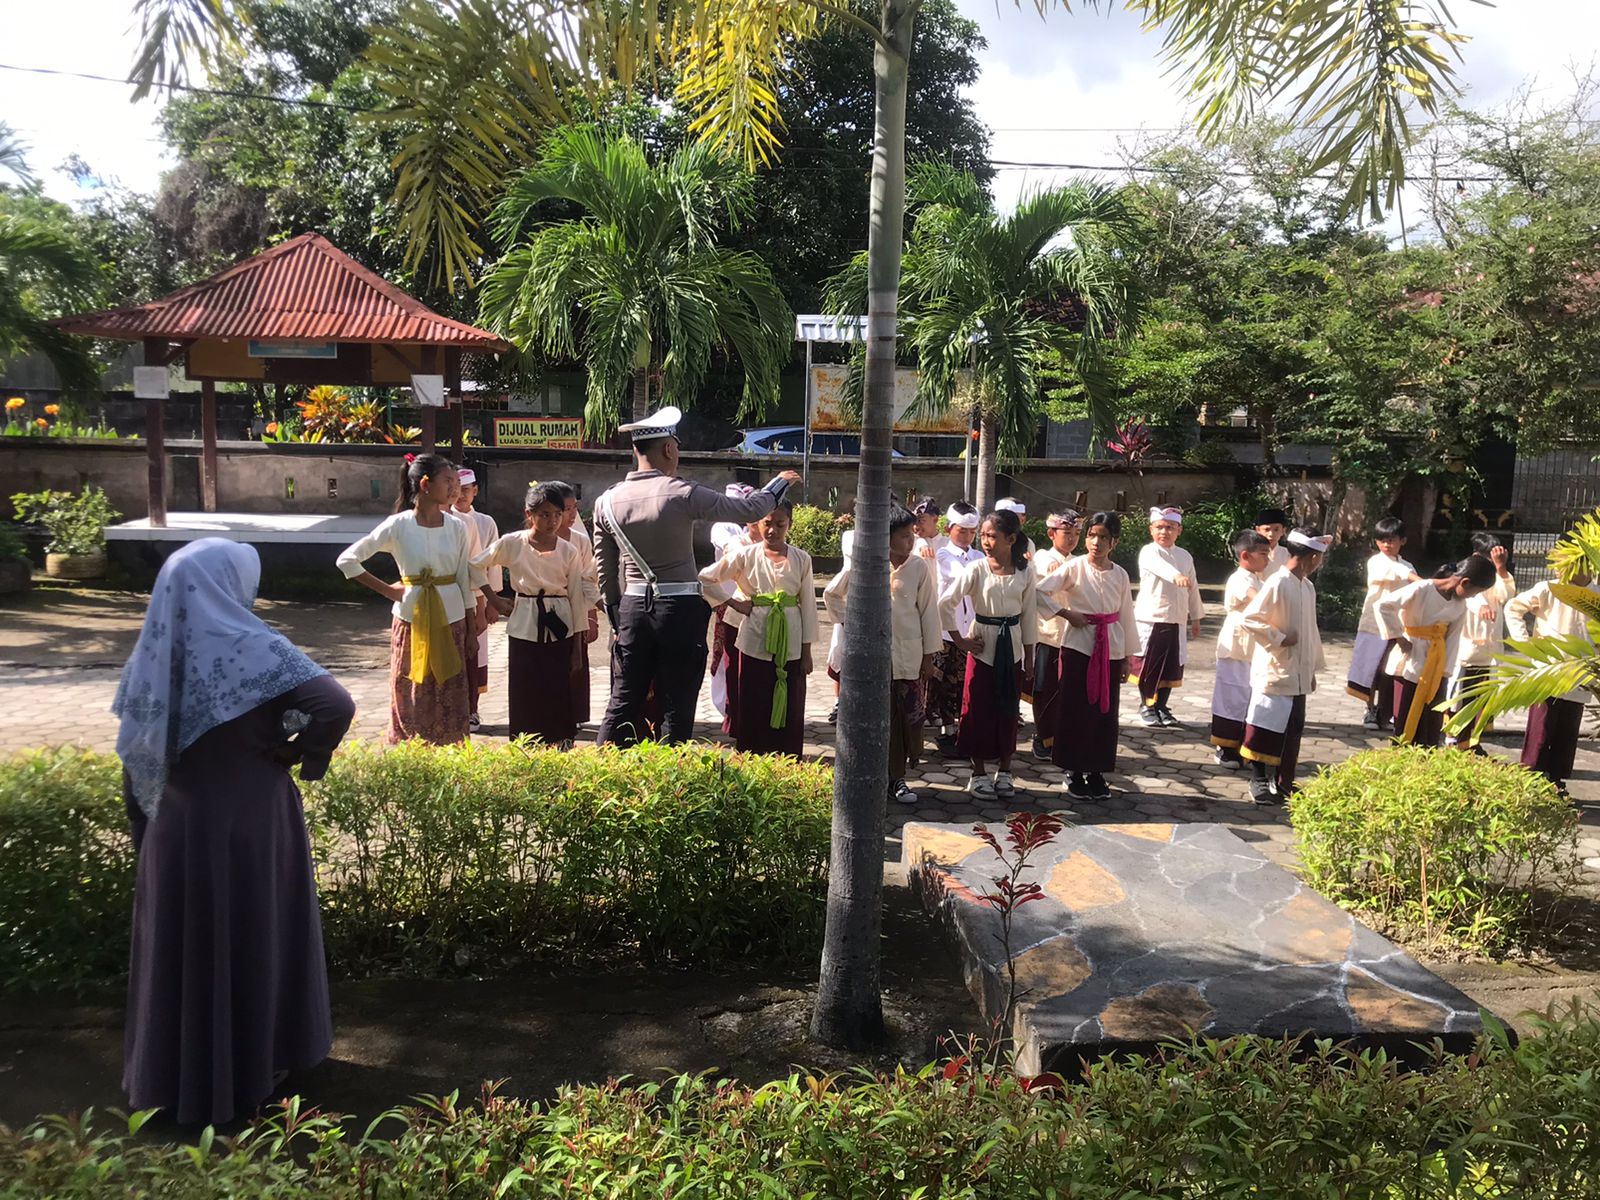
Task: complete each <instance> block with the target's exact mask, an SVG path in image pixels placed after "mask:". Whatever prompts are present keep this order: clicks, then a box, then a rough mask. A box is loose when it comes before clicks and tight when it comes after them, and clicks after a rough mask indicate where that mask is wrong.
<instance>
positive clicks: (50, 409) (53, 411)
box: [44, 404, 61, 417]
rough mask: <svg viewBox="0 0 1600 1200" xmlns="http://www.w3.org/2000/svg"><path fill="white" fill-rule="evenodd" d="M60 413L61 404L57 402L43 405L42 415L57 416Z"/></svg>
mask: <svg viewBox="0 0 1600 1200" xmlns="http://www.w3.org/2000/svg"><path fill="white" fill-rule="evenodd" d="M60 414H61V405H59V404H46V405H45V406H44V415H45V416H47V417H55V416H59V415H60Z"/></svg>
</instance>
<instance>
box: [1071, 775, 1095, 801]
mask: <svg viewBox="0 0 1600 1200" xmlns="http://www.w3.org/2000/svg"><path fill="white" fill-rule="evenodd" d="M1067 795H1069V796H1071V797H1072V798H1073V799H1074V800H1093V799H1094V798H1095V794H1094V790H1093V789H1092V788H1091V787H1090V786H1089V782H1088V780H1087V779H1085V778H1084V776H1083V772H1082V771H1074V772H1073V773H1072V774H1071V775H1069V776H1068V777H1067Z"/></svg>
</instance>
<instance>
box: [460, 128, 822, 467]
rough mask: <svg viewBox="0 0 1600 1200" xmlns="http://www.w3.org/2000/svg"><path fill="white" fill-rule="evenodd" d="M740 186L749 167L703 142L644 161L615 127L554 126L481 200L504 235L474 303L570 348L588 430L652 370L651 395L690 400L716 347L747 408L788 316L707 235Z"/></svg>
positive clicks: (757, 266)
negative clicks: (737, 369) (522, 164)
mask: <svg viewBox="0 0 1600 1200" xmlns="http://www.w3.org/2000/svg"><path fill="white" fill-rule="evenodd" d="M751 196H752V193H751V186H750V174H749V172H748V171H747V170H746V169H745V168H744V167H743V166H742V165H741V164H739V163H737V162H735V161H734V160H732V159H730V158H728V157H727V156H726V155H725V154H723V153H722V152H721V151H720V150H718V149H716V148H715V147H713V146H710V145H708V144H706V143H703V142H700V143H691V144H690V145H688V146H685V147H683V148H682V149H680V150H677V151H676V152H674V153H673V154H672V155H671V156H670V157H669V158H668V159H667V160H666V161H665V162H663V163H660V164H659V165H657V164H653V163H651V162H650V160H649V158H648V157H647V156H646V154H645V151H644V148H643V147H642V146H640V145H639V143H638V142H636V141H634V140H633V139H631V138H628V137H625V136H621V135H608V134H606V133H603V132H601V131H599V130H596V129H593V128H589V127H575V126H566V127H563V128H561V129H558V130H556V131H555V132H554V133H552V134H551V135H550V136H549V137H548V138H547V139H546V141H545V144H544V148H543V149H542V150H541V152H540V157H539V161H538V163H537V164H536V165H535V166H534V167H533V168H531V169H530V170H528V171H525V172H523V173H522V174H521V175H520V176H518V177H517V179H516V181H515V182H514V183H512V185H511V187H510V190H509V191H507V193H506V196H505V199H504V200H502V201H501V202H500V205H499V207H498V208H497V209H496V210H495V218H494V219H495V224H496V227H497V233H498V235H499V237H500V240H501V241H502V242H504V243H506V244H509V245H511V247H512V248H511V250H510V251H509V252H508V253H507V254H506V255H505V257H504V258H502V259H501V260H500V262H499V264H498V265H496V266H495V267H494V269H493V270H492V271H490V272H489V274H488V275H487V276H486V277H485V278H484V281H483V289H482V298H481V307H482V313H483V318H484V320H485V321H486V322H487V323H488V324H489V325H490V327H491V328H494V329H496V330H497V331H499V332H501V333H504V334H505V335H506V336H507V337H508V338H510V339H511V340H512V341H513V342H516V343H517V344H518V345H519V346H523V347H528V346H535V345H536V346H538V347H539V348H541V349H543V350H544V351H545V352H547V353H550V354H555V355H560V356H562V357H566V358H577V359H580V360H581V361H582V362H583V363H584V365H585V366H586V367H587V368H588V373H589V397H588V403H587V404H586V406H585V409H584V424H585V427H586V428H587V429H588V430H589V431H590V432H591V434H592V435H593V436H598V437H603V436H605V435H606V434H608V433H609V432H610V431H611V430H613V429H615V428H616V426H617V423H618V419H619V416H620V415H621V414H622V413H624V412H630V413H631V415H632V417H633V419H635V420H637V419H638V418H640V417H643V416H644V415H645V414H646V411H647V408H648V404H649V379H650V377H651V375H652V374H653V373H657V372H659V374H660V377H661V385H662V386H661V392H662V399H663V400H665V401H667V402H669V403H672V404H676V405H679V406H680V407H684V408H691V407H693V405H694V397H695V391H696V388H697V387H698V386H699V384H700V382H701V381H702V380H703V379H704V377H705V374H706V370H707V368H708V367H709V366H710V364H711V356H712V353H713V351H715V350H719V349H720V350H730V351H732V352H733V353H734V354H735V355H736V356H737V358H738V360H739V362H740V365H741V366H742V367H743V369H744V395H743V400H742V403H741V405H740V410H739V411H740V416H741V418H745V417H752V416H758V415H760V414H761V413H763V412H765V411H766V409H767V408H768V406H769V405H770V404H771V403H772V402H773V401H775V400H776V399H777V395H778V374H779V372H780V371H782V369H783V367H784V364H785V363H787V362H788V360H789V356H790V352H791V350H792V347H793V342H794V315H793V314H792V313H791V312H790V311H789V306H788V305H787V304H785V303H784V300H783V295H782V293H781V292H780V291H779V290H778V285H777V282H776V281H775V280H774V279H773V277H772V272H771V271H770V270H769V269H768V267H767V265H766V264H765V263H764V262H762V261H761V260H760V259H759V258H757V257H756V256H755V255H753V254H750V253H748V252H746V251H736V250H729V249H727V248H726V247H723V246H719V245H717V235H718V234H719V233H720V232H722V230H723V229H724V228H728V227H731V226H734V225H736V224H737V223H738V221H739V220H740V219H741V218H743V217H744V216H745V215H746V214H747V213H748V212H749V208H750V203H751ZM573 209H577V210H578V213H579V215H578V216H575V217H573V216H568V215H566V214H570V213H571V211H572V210H573ZM519 239H525V240H519ZM630 385H631V392H632V402H631V405H630V406H628V407H624V401H625V398H626V397H627V396H628V394H629V391H630Z"/></svg>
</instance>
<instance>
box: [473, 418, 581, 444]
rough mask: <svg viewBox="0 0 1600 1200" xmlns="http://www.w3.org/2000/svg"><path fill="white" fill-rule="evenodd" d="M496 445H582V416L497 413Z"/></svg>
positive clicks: (495, 420) (495, 427)
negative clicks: (525, 415) (530, 415)
mask: <svg viewBox="0 0 1600 1200" xmlns="http://www.w3.org/2000/svg"><path fill="white" fill-rule="evenodd" d="M494 444H495V445H496V446H531V447H535V448H537V449H540V450H580V449H582V448H583V418H582V417H496V418H495V419H494Z"/></svg>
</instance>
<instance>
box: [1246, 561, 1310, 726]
mask: <svg viewBox="0 0 1600 1200" xmlns="http://www.w3.org/2000/svg"><path fill="white" fill-rule="evenodd" d="M1239 624H1240V626H1241V628H1243V629H1244V631H1245V633H1246V634H1248V635H1249V637H1250V639H1251V641H1252V642H1253V643H1254V645H1253V646H1252V647H1251V652H1250V689H1251V690H1252V691H1255V692H1260V693H1261V694H1263V695H1267V696H1309V695H1310V694H1311V693H1312V692H1314V691H1316V690H1317V672H1318V671H1320V670H1322V669H1323V668H1324V667H1326V666H1327V665H1328V664H1327V660H1326V659H1325V658H1324V657H1323V654H1322V633H1321V631H1320V630H1318V628H1317V589H1316V587H1315V586H1314V585H1313V584H1312V582H1311V581H1310V580H1309V579H1300V578H1297V577H1296V576H1295V573H1294V572H1293V571H1291V570H1289V569H1288V568H1287V567H1285V568H1283V569H1282V570H1280V571H1277V572H1276V573H1274V574H1272V575H1270V576H1268V578H1267V581H1266V582H1265V583H1263V584H1262V585H1261V590H1260V591H1259V592H1257V593H1256V596H1255V599H1254V600H1252V601H1250V603H1249V605H1248V606H1246V608H1245V610H1244V612H1243V614H1241V616H1240V617H1239ZM1291 633H1293V634H1294V635H1295V644H1294V645H1293V646H1285V645H1284V644H1283V643H1284V641H1285V639H1286V637H1287V635H1289V634H1291Z"/></svg>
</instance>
